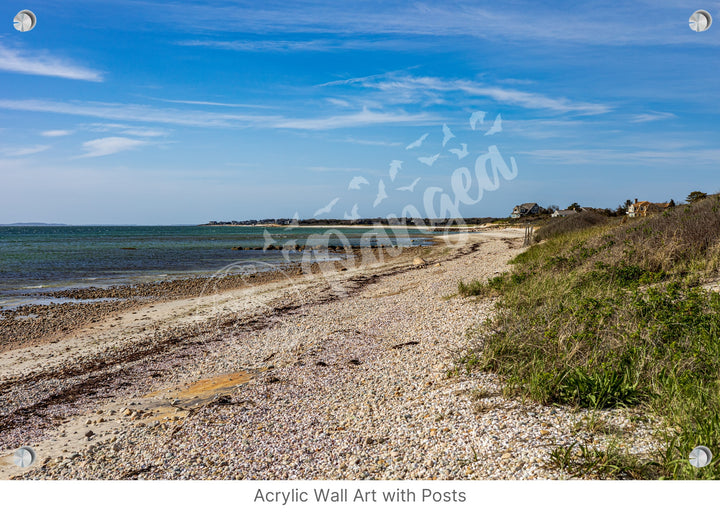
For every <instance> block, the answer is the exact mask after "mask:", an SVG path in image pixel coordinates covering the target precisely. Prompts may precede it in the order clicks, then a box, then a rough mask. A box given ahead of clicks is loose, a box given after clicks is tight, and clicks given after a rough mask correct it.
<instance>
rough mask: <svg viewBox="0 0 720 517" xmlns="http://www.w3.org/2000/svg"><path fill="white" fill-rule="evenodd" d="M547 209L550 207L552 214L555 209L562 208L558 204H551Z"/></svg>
mask: <svg viewBox="0 0 720 517" xmlns="http://www.w3.org/2000/svg"><path fill="white" fill-rule="evenodd" d="M547 209H548V212H550V213H551V214H552V213H553V212H555V210H560V207H559V206H557V205H549V206H548V207H547Z"/></svg>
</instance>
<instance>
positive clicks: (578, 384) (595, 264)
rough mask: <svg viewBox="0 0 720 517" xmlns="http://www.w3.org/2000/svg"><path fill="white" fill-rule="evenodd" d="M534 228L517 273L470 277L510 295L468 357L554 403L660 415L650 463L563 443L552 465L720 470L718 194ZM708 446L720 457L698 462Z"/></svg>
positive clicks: (617, 470) (615, 472) (697, 474)
mask: <svg viewBox="0 0 720 517" xmlns="http://www.w3.org/2000/svg"><path fill="white" fill-rule="evenodd" d="M550 230H552V231H550ZM536 235H537V236H538V238H539V240H540V241H541V242H540V243H538V244H535V245H534V246H532V247H530V248H529V249H528V250H527V251H525V252H524V253H522V254H520V255H518V256H517V257H516V258H515V259H514V260H513V261H512V264H513V271H512V272H510V273H505V274H503V275H501V276H498V277H495V278H492V279H490V280H489V281H487V282H480V281H470V282H469V283H467V284H465V283H462V282H461V283H460V285H459V289H458V291H459V293H460V294H462V295H465V296H471V295H472V296H486V295H488V294H491V293H492V294H498V295H500V298H499V301H498V303H497V315H496V317H495V319H494V320H493V322H492V324H491V326H490V329H489V331H486V332H483V333H479V334H478V335H479V336H482V337H481V338H479V339H476V340H475V341H474V343H475V344H474V346H473V347H472V349H471V350H470V351H469V352H468V353H467V354H466V355H465V356H464V358H463V359H462V363H463V364H464V366H465V367H466V368H470V369H472V368H480V369H483V370H487V371H492V372H496V373H498V374H500V375H501V376H502V377H503V378H504V379H505V381H506V386H507V390H508V391H509V392H512V393H515V394H519V395H522V396H527V397H530V398H531V399H533V400H536V401H539V402H541V403H544V404H567V405H574V406H578V407H583V408H592V409H597V410H603V409H612V408H618V407H633V408H637V409H640V410H643V411H647V412H648V414H650V415H654V416H656V417H657V418H658V419H659V421H661V422H662V429H658V432H659V435H661V436H662V440H663V442H664V449H663V450H659V451H657V454H656V456H655V457H653V458H650V459H647V458H646V459H637V458H631V457H628V456H627V455H625V454H620V453H619V452H618V451H617V450H612V447H608V448H606V449H605V450H597V449H588V447H587V446H586V445H584V444H579V445H577V446H574V447H571V449H572V451H571V452H569V451H568V450H567V448H565V449H564V450H563V449H561V448H558V449H557V450H556V451H555V453H553V461H554V462H555V464H557V465H565V467H566V470H567V471H568V472H570V473H571V474H573V475H582V476H585V477H611V478H612V477H623V478H627V477H630V478H674V479H717V478H720V461H718V459H717V457H718V456H720V294H718V293H717V292H714V291H712V290H708V289H706V288H705V287H704V286H703V284H704V283H707V282H709V281H712V280H715V279H717V277H718V276H719V275H718V273H719V271H720V199H718V197H717V196H713V197H711V198H708V199H706V200H703V201H699V202H696V203H694V204H692V205H686V206H679V207H676V208H673V209H669V210H667V211H665V212H664V213H661V214H657V215H654V216H649V217H646V218H638V219H634V220H632V219H631V220H627V221H624V222H621V221H618V220H617V219H616V220H613V221H609V220H600V219H599V218H587V219H586V220H579V219H578V220H576V221H570V222H564V223H563V224H557V225H555V227H554V228H550V229H549V230H548V231H545V232H543V231H539V232H537V234H536ZM698 445H704V446H706V447H708V448H710V450H711V451H715V453H716V459H714V460H713V462H712V463H711V464H710V465H709V466H706V467H704V468H695V467H692V466H691V465H690V464H689V462H688V457H689V455H690V452H691V450H692V449H693V448H695V447H696V446H698Z"/></svg>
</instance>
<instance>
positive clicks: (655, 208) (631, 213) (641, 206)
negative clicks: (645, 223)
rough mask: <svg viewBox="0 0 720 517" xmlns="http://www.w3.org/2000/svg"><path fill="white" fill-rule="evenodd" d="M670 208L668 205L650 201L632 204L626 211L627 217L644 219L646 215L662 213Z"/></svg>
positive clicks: (636, 201)
mask: <svg viewBox="0 0 720 517" xmlns="http://www.w3.org/2000/svg"><path fill="white" fill-rule="evenodd" d="M669 207H670V203H651V202H650V201H638V200H637V198H635V202H634V203H632V204H631V205H630V206H629V207H628V209H627V215H628V217H645V216H647V215H648V213H652V212H662V211H663V210H665V209H666V208H669Z"/></svg>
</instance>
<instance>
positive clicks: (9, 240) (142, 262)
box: [0, 226, 430, 309]
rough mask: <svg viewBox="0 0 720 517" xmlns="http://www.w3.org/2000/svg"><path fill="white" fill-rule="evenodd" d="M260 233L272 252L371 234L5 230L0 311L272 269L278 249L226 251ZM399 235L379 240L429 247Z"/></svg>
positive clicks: (255, 242)
mask: <svg viewBox="0 0 720 517" xmlns="http://www.w3.org/2000/svg"><path fill="white" fill-rule="evenodd" d="M266 231H267V232H268V234H269V237H270V238H272V239H273V240H274V241H276V242H275V245H276V246H282V245H283V244H284V243H286V242H289V241H295V242H296V243H297V244H299V245H306V246H315V245H319V244H321V243H322V242H323V240H318V239H312V238H311V237H312V235H313V234H314V235H318V234H319V235H322V234H323V233H325V232H328V233H329V241H328V240H325V241H324V242H326V243H329V244H330V245H341V244H342V243H341V235H342V239H346V242H349V243H350V244H351V245H355V246H357V245H361V244H362V243H363V242H364V243H366V239H367V236H368V235H369V234H371V233H374V232H376V230H375V229H371V228H342V229H339V228H333V229H332V230H330V229H327V228H318V227H307V226H304V227H297V228H289V227H239V226H3V227H0V309H7V308H12V307H14V306H18V305H22V304H26V303H29V302H33V303H49V301H50V300H47V299H44V298H43V297H35V298H34V299H33V297H32V296H31V295H33V293H39V292H40V291H52V290H61V289H68V288H74V287H91V286H95V287H107V286H109V285H121V284H135V283H140V282H152V281H159V280H170V279H174V278H183V277H188V276H193V275H211V274H213V273H214V272H216V271H218V270H219V269H221V268H223V267H226V266H229V265H231V264H233V263H235V262H237V261H241V260H252V261H253V262H255V263H267V264H268V267H271V265H273V264H279V263H282V262H284V261H285V258H284V257H283V254H282V253H281V252H280V251H270V250H267V251H251V250H233V249H232V248H233V247H251V248H252V247H262V246H263V245H264V243H265V232H266ZM398 233H400V232H398ZM338 234H340V235H338ZM402 234H403V235H399V236H398V237H396V236H395V235H394V234H393V232H392V231H388V232H387V236H388V237H389V238H385V236H384V235H383V232H382V230H381V231H380V233H379V235H378V240H377V242H378V243H380V244H385V245H388V244H398V245H400V246H418V245H425V244H428V243H429V242H430V241H429V240H428V236H427V234H426V233H422V232H421V231H420V230H414V229H408V230H403V231H402ZM363 236H365V238H366V239H365V240H363ZM123 248H125V249H123ZM289 258H290V260H300V259H301V258H302V252H296V253H291V254H290V256H289ZM28 296H31V297H30V298H28ZM52 301H55V302H57V301H58V299H52Z"/></svg>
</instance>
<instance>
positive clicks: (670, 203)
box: [668, 199, 675, 208]
mask: <svg viewBox="0 0 720 517" xmlns="http://www.w3.org/2000/svg"><path fill="white" fill-rule="evenodd" d="M674 206H675V200H674V199H671V200H670V202H669V203H668V208H672V207H674Z"/></svg>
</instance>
